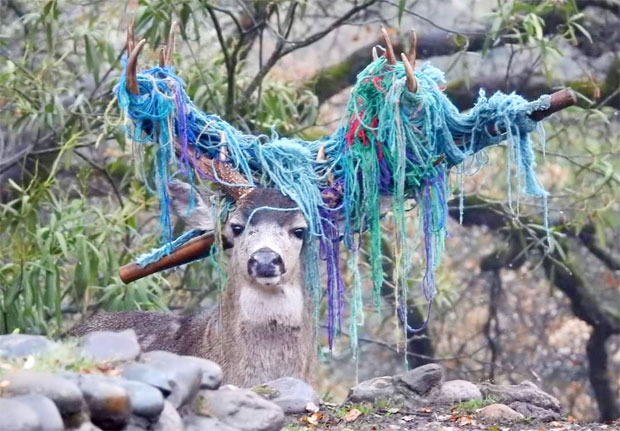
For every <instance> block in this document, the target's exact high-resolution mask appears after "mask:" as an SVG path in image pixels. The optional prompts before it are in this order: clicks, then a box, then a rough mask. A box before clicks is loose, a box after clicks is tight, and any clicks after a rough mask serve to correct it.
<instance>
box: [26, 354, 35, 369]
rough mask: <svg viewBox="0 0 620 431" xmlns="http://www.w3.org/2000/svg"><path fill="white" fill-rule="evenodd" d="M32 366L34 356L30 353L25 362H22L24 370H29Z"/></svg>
mask: <svg viewBox="0 0 620 431" xmlns="http://www.w3.org/2000/svg"><path fill="white" fill-rule="evenodd" d="M32 367H34V356H32V355H30V356H28V359H26V362H24V370H29V369H31V368H32Z"/></svg>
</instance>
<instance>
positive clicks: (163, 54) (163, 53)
mask: <svg viewBox="0 0 620 431" xmlns="http://www.w3.org/2000/svg"><path fill="white" fill-rule="evenodd" d="M159 67H166V47H165V46H162V47H161V48H159Z"/></svg>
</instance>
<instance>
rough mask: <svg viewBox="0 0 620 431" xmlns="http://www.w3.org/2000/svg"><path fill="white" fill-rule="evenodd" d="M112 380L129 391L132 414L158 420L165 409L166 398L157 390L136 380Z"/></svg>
mask: <svg viewBox="0 0 620 431" xmlns="http://www.w3.org/2000/svg"><path fill="white" fill-rule="evenodd" d="M110 380H116V381H117V382H111V383H117V384H118V385H119V386H121V387H122V388H123V389H125V390H126V391H127V394H129V401H130V402H131V412H132V413H133V414H134V415H138V416H141V417H144V418H147V419H149V420H151V421H155V420H157V418H158V417H159V415H160V413H161V412H162V410H163V409H164V396H163V395H162V393H161V392H160V391H159V390H158V389H157V388H154V387H153V386H150V385H147V384H146V383H142V382H138V381H135V380H123V379H110Z"/></svg>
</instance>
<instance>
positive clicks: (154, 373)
mask: <svg viewBox="0 0 620 431" xmlns="http://www.w3.org/2000/svg"><path fill="white" fill-rule="evenodd" d="M121 376H123V377H124V378H125V379H127V380H136V381H138V382H142V383H146V384H148V385H151V386H153V387H155V388H157V389H159V390H160V391H161V393H162V394H163V395H164V397H167V396H168V395H170V393H171V392H172V387H171V386H170V381H169V380H168V377H166V375H165V374H164V373H162V372H161V371H159V370H157V369H155V368H153V367H150V366H148V365H146V364H140V363H138V362H132V363H131V364H129V365H127V366H126V367H125V368H123V371H122V372H121Z"/></svg>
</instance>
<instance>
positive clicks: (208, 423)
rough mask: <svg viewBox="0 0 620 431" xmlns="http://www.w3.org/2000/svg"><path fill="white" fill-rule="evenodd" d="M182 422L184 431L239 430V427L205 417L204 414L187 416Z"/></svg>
mask: <svg viewBox="0 0 620 431" xmlns="http://www.w3.org/2000/svg"><path fill="white" fill-rule="evenodd" d="M184 423H185V431H206V430H214V431H215V430H217V431H239V428H234V427H231V426H228V425H226V424H225V423H223V422H220V421H219V420H217V419H215V418H206V417H204V416H195V415H190V416H187V417H186V418H185V421H184Z"/></svg>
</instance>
